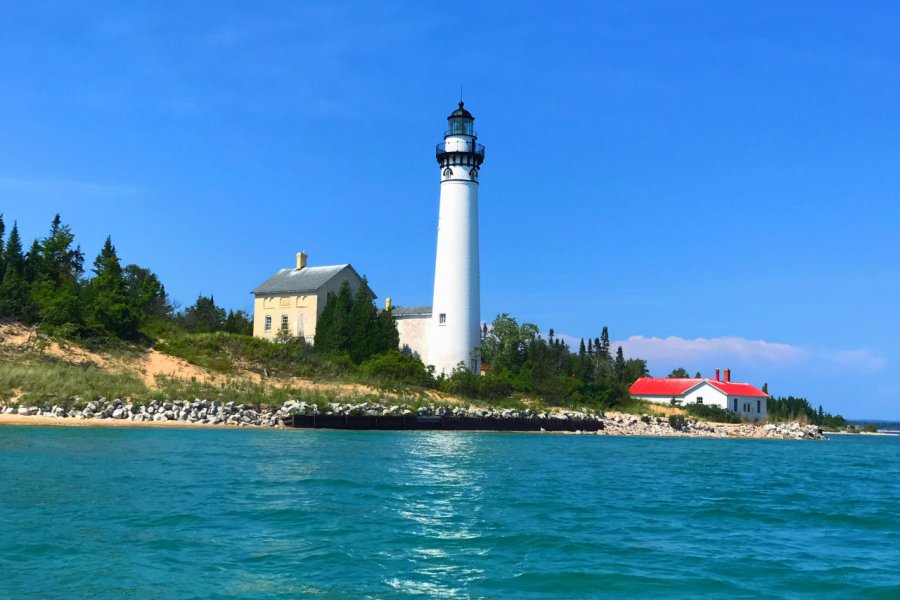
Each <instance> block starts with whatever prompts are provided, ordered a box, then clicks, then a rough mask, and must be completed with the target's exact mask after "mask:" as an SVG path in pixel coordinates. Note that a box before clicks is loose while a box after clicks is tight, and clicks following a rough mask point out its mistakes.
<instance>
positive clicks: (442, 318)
mask: <svg viewBox="0 0 900 600" xmlns="http://www.w3.org/2000/svg"><path fill="white" fill-rule="evenodd" d="M446 324H447V313H441V314H439V315H438V325H446Z"/></svg>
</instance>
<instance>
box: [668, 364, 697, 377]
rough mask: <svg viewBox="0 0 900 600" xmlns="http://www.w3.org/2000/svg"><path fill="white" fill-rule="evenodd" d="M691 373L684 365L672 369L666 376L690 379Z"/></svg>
mask: <svg viewBox="0 0 900 600" xmlns="http://www.w3.org/2000/svg"><path fill="white" fill-rule="evenodd" d="M690 376H691V374H690V373H688V372H687V369H684V368H682V367H678V368H677V369H672V372H671V373H669V374H668V375H667V376H666V377H668V378H669V379H688V378H690Z"/></svg>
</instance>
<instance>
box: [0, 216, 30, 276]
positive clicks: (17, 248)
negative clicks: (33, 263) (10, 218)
mask: <svg viewBox="0 0 900 600" xmlns="http://www.w3.org/2000/svg"><path fill="white" fill-rule="evenodd" d="M3 265H4V267H5V266H6V265H11V266H12V267H13V268H14V269H15V270H16V271H18V272H19V274H21V275H24V274H25V257H24V256H23V255H22V240H21V238H20V237H19V225H18V223H13V228H12V230H11V231H10V232H9V240H7V242H6V248H3ZM4 270H5V268H4Z"/></svg>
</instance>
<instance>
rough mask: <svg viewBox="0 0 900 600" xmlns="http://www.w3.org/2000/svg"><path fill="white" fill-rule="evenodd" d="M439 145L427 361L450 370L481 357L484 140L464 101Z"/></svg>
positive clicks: (439, 369) (474, 368) (438, 370)
mask: <svg viewBox="0 0 900 600" xmlns="http://www.w3.org/2000/svg"><path fill="white" fill-rule="evenodd" d="M447 123H448V125H447V131H446V132H445V133H444V141H443V142H442V143H440V144H438V145H437V153H436V155H437V162H438V164H439V165H440V173H441V204H440V211H439V213H438V235H437V257H436V259H435V267H434V300H433V302H432V311H431V323H430V325H429V335H428V338H429V339H428V360H427V361H426V362H427V364H430V365H434V367H435V371H436V373H444V374H448V375H449V374H450V373H451V372H452V371H453V370H454V369H455V368H457V366H458V365H459V364H460V363H462V364H463V365H464V366H465V367H466V368H468V369H470V370H472V371H474V372H477V371H478V370H479V368H480V363H481V359H480V356H479V355H478V347H479V346H480V345H481V289H480V288H481V281H480V275H479V266H478V170H479V169H480V168H481V163H482V162H484V146H482V145H481V144H479V143H477V141H478V136H477V134H476V133H475V129H474V123H475V117H473V116H472V113H470V112H469V111H468V110H466V109H465V107H464V106H463V103H462V102H460V103H459V108H457V109H456V110H454V111H453V112H452V113H450V116H449V117H447Z"/></svg>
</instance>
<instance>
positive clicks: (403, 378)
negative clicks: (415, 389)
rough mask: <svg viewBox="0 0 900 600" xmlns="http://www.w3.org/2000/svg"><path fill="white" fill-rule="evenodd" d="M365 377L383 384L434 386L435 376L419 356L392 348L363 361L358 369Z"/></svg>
mask: <svg viewBox="0 0 900 600" xmlns="http://www.w3.org/2000/svg"><path fill="white" fill-rule="evenodd" d="M358 372H359V374H360V375H362V376H363V377H366V378H368V379H370V380H373V381H374V382H375V383H380V384H382V385H414V386H419V387H434V385H435V381H434V377H432V376H431V373H429V371H428V369H427V368H426V367H425V365H424V364H423V363H422V361H421V360H419V359H418V358H416V357H414V356H412V355H410V354H403V353H402V352H400V351H398V350H392V351H391V352H386V353H384V354H376V355H375V356H373V357H372V358H370V359H368V360H366V361H365V362H363V363H362V364H361V365H360V366H359V369H358Z"/></svg>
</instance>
